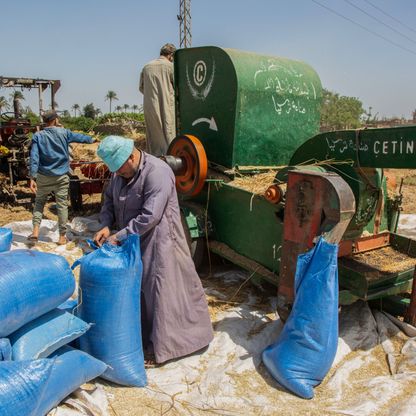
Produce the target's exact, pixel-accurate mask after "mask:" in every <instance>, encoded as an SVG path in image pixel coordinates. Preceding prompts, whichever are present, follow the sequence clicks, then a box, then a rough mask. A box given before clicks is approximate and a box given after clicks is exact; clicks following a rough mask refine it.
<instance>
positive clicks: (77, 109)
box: [71, 104, 79, 117]
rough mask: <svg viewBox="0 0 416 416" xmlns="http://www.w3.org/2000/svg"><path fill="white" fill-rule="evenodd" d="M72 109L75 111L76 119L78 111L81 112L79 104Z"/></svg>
mask: <svg viewBox="0 0 416 416" xmlns="http://www.w3.org/2000/svg"><path fill="white" fill-rule="evenodd" d="M71 108H72V109H73V110H74V117H76V116H77V111H78V112H79V104H74V105H73V106H72V107H71Z"/></svg>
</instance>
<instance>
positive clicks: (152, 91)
mask: <svg viewBox="0 0 416 416" xmlns="http://www.w3.org/2000/svg"><path fill="white" fill-rule="evenodd" d="M175 50H176V48H175V46H174V45H172V44H171V43H167V44H166V45H164V46H162V48H161V50H160V57H159V58H157V59H154V60H153V61H150V62H149V63H148V64H146V65H145V66H144V68H143V70H142V72H141V74H140V83H139V90H140V92H141V93H142V94H143V111H144V120H145V122H146V141H147V150H148V152H149V153H151V154H152V155H154V156H160V155H164V154H166V151H167V149H168V146H169V143H170V142H171V141H172V140H173V139H174V137H175V97H174V90H173V63H172V62H173V54H174V53H175Z"/></svg>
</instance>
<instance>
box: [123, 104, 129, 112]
mask: <svg viewBox="0 0 416 416" xmlns="http://www.w3.org/2000/svg"><path fill="white" fill-rule="evenodd" d="M123 108H124V112H125V113H127V110H128V109H129V108H130V106H129V105H128V104H124V105H123Z"/></svg>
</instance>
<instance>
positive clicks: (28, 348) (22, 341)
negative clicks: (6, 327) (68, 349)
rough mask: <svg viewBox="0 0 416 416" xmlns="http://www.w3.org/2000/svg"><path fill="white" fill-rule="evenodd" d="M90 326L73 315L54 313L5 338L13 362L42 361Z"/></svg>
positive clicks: (43, 316)
mask: <svg viewBox="0 0 416 416" xmlns="http://www.w3.org/2000/svg"><path fill="white" fill-rule="evenodd" d="M89 327H90V325H89V324H87V323H86V322H84V321H83V320H81V319H79V318H78V317H76V316H75V315H73V314H71V313H69V312H66V311H65V310H61V309H59V308H57V309H54V310H52V311H50V312H47V313H46V314H44V315H42V316H39V318H36V319H34V320H33V321H30V322H28V323H27V324H26V325H23V326H22V327H21V328H19V329H18V330H17V331H15V332H13V333H12V334H10V335H9V339H10V343H11V345H12V359H13V360H33V359H37V358H46V357H48V356H49V355H50V354H52V353H53V352H54V351H56V350H57V349H59V348H60V347H62V346H64V345H66V344H68V343H70V342H72V341H73V340H75V339H76V338H78V337H80V336H81V335H82V334H85V332H87V331H88V329H89Z"/></svg>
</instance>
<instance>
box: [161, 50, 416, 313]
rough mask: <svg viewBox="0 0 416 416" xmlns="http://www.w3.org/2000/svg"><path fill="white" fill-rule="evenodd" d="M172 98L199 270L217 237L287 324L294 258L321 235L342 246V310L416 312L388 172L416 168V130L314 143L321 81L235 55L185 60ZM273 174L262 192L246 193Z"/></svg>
mask: <svg viewBox="0 0 416 416" xmlns="http://www.w3.org/2000/svg"><path fill="white" fill-rule="evenodd" d="M175 91H176V114H177V133H178V136H177V137H176V138H175V139H174V140H173V142H172V143H171V145H170V147H169V150H168V155H167V156H166V157H165V159H166V161H167V162H168V163H169V164H170V166H171V167H172V168H173V170H174V171H175V174H176V184H177V189H178V192H179V194H180V195H181V206H182V211H183V213H184V216H185V219H186V223H187V225H188V227H187V228H188V231H189V236H190V238H191V239H192V245H191V250H192V252H193V255H194V258H195V261H197V257H198V256H200V254H201V252H202V248H201V247H202V246H203V244H202V243H203V242H204V241H205V239H208V238H209V241H210V243H209V246H210V250H211V251H213V252H216V253H218V254H220V255H221V256H223V257H225V258H228V259H229V260H231V261H232V262H234V263H236V264H238V265H240V266H242V267H243V268H245V269H247V270H249V271H251V272H252V273H253V277H254V278H256V279H257V278H261V279H266V280H268V281H270V282H272V283H274V284H276V285H277V286H278V311H279V314H280V315H281V317H282V318H283V319H285V317H287V315H288V313H289V311H290V308H291V305H292V303H293V297H294V294H293V283H294V273H295V268H296V260H297V256H298V255H299V254H300V253H303V252H305V251H307V250H309V249H310V248H311V247H312V246H313V244H314V241H316V238H317V236H320V235H324V236H325V237H326V239H327V240H328V241H330V242H333V243H339V285H340V296H339V299H340V304H341V305H346V304H350V303H353V302H354V301H356V300H358V299H363V300H376V299H383V305H384V306H386V307H387V306H388V305H390V306H392V307H393V306H394V307H400V306H401V307H402V310H404V308H406V307H407V306H408V304H409V303H410V299H409V296H407V298H406V296H404V297H403V296H399V294H404V293H410V290H411V289H412V280H413V271H414V264H415V263H416V260H414V257H416V242H415V241H413V240H411V239H409V238H406V237H404V236H400V235H397V234H396V231H397V224H398V217H399V212H400V204H401V194H400V192H399V193H397V194H396V195H389V193H388V189H387V186H386V183H387V181H386V176H385V174H384V173H383V168H412V167H415V166H416V159H415V153H416V127H415V126H408V127H400V128H385V129H364V130H346V131H333V132H327V133H321V134H317V133H318V132H319V120H320V107H321V99H322V86H321V82H320V79H319V77H318V75H317V74H316V72H315V71H314V70H313V69H312V68H311V67H310V66H309V65H307V64H305V63H302V62H298V61H293V60H289V59H284V58H279V57H272V56H262V55H257V54H254V53H248V52H242V51H238V50H233V49H222V48H218V47H199V48H189V49H182V50H179V51H177V53H176V55H175ZM270 171H273V172H276V174H275V175H274V176H273V174H272V177H273V180H272V181H271V184H270V186H269V187H268V188H267V190H266V192H265V193H264V194H257V193H253V192H251V191H248V190H247V189H244V187H241V186H240V185H238V184H237V181H236V178H246V177H254V180H255V178H256V177H258V176H256V175H258V174H261V173H262V172H270ZM363 253H364V254H363ZM371 259H373V261H371ZM382 259H384V260H386V259H388V260H389V261H390V266H389V267H387V266H383V267H381V263H383V261H381V260H382ZM391 265H392V266H393V267H391Z"/></svg>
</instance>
